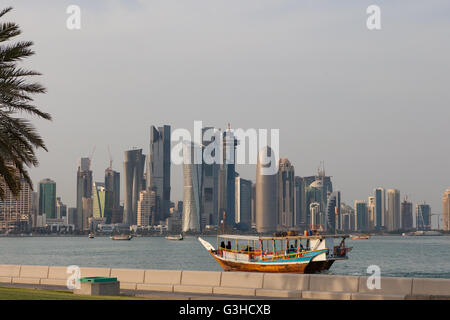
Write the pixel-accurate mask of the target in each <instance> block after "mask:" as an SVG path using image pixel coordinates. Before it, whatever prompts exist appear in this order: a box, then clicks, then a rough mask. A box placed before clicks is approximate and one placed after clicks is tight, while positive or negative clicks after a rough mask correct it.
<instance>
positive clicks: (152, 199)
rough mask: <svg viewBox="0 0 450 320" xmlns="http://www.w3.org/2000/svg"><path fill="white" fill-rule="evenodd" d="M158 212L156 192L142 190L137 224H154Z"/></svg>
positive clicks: (144, 225)
mask: <svg viewBox="0 0 450 320" xmlns="http://www.w3.org/2000/svg"><path fill="white" fill-rule="evenodd" d="M155 214H156V192H155V191H153V190H142V191H141V192H140V193H139V201H138V209H137V225H138V226H143V227H147V226H150V225H152V224H154V220H155Z"/></svg>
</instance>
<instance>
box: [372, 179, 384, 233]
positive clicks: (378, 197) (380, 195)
mask: <svg viewBox="0 0 450 320" xmlns="http://www.w3.org/2000/svg"><path fill="white" fill-rule="evenodd" d="M374 195H375V229H376V230H380V229H381V228H382V227H384V226H385V216H386V192H385V190H384V189H383V188H381V187H378V188H376V189H375V190H374Z"/></svg>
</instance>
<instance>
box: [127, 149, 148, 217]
mask: <svg viewBox="0 0 450 320" xmlns="http://www.w3.org/2000/svg"><path fill="white" fill-rule="evenodd" d="M124 158H125V160H124V163H123V171H124V177H123V180H124V212H123V223H124V224H128V225H135V224H136V223H137V203H138V200H139V193H140V192H141V191H142V189H143V179H144V166H145V155H143V154H142V149H133V150H128V151H125V157H124Z"/></svg>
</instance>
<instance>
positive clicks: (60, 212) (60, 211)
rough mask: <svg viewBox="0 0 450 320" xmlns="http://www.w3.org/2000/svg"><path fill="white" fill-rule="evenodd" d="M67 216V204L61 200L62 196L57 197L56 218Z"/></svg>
mask: <svg viewBox="0 0 450 320" xmlns="http://www.w3.org/2000/svg"><path fill="white" fill-rule="evenodd" d="M66 217H67V206H66V205H65V204H64V203H63V202H62V201H61V198H60V197H57V198H56V219H66ZM66 224H67V223H66Z"/></svg>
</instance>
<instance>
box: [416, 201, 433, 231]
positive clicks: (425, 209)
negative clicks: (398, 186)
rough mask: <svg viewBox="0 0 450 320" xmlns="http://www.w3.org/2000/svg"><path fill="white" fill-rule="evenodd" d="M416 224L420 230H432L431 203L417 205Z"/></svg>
mask: <svg viewBox="0 0 450 320" xmlns="http://www.w3.org/2000/svg"><path fill="white" fill-rule="evenodd" d="M416 225H417V230H419V231H428V230H431V207H430V205H429V204H426V203H422V204H417V205H416Z"/></svg>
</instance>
